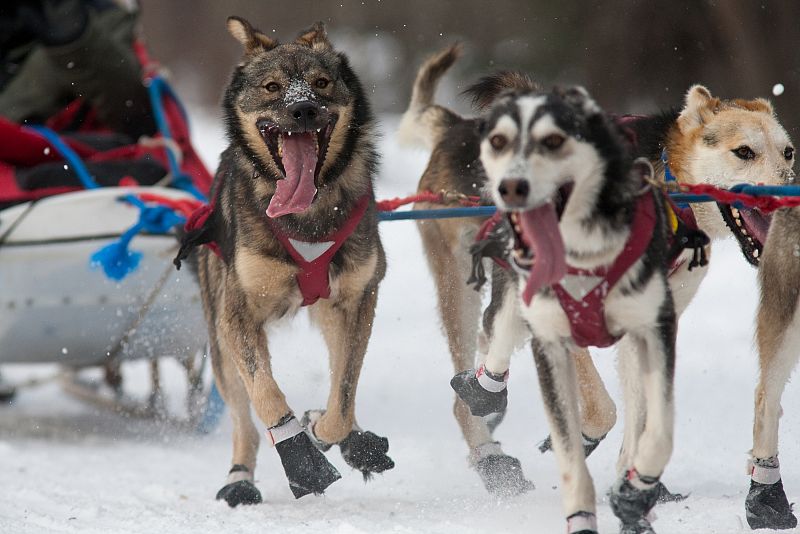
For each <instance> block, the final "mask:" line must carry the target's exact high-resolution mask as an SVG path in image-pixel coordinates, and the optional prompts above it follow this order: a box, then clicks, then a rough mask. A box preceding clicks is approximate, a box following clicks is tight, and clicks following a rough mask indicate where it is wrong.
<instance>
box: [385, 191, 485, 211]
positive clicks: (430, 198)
mask: <svg viewBox="0 0 800 534" xmlns="http://www.w3.org/2000/svg"><path fill="white" fill-rule="evenodd" d="M480 199H481V197H479V196H468V195H461V194H458V193H448V192H446V191H442V192H440V193H433V192H431V191H422V192H420V193H417V194H416V195H411V196H408V197H402V198H401V197H397V198H390V199H386V200H381V201H379V202H378V203H377V207H378V211H394V210H396V209H397V208H399V207H401V206H405V205H406V204H412V203H414V202H431V203H433V204H449V203H450V202H449V201H457V202H459V203H460V204H461V205H462V206H480Z"/></svg>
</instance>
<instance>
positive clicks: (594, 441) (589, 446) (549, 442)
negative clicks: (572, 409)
mask: <svg viewBox="0 0 800 534" xmlns="http://www.w3.org/2000/svg"><path fill="white" fill-rule="evenodd" d="M581 437H582V438H583V454H584V456H585V457H586V458H588V457H589V455H590V454H592V453H593V452H594V450H595V449H596V448H597V446H598V445H600V442H601V441H603V440H604V439H605V436H602V437H599V438H590V437H589V436H587V435H586V434H581ZM552 450H553V438H552V437H551V436H549V435H548V436H547V437H546V438H544V440H543V441H542V442H541V443H539V452H541V453H542V454H544V453H546V452H548V451H552ZM668 493H669V492H668ZM684 498H685V497H684ZM678 500H681V499H678ZM665 502H666V501H665Z"/></svg>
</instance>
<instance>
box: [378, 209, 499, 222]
mask: <svg viewBox="0 0 800 534" xmlns="http://www.w3.org/2000/svg"><path fill="white" fill-rule="evenodd" d="M495 211H497V208H495V207H494V206H475V207H472V208H441V209H430V210H410V211H379V212H378V220H379V221H407V220H416V219H449V218H451V217H452V218H455V217H487V216H489V215H492V214H493V213H494V212H495Z"/></svg>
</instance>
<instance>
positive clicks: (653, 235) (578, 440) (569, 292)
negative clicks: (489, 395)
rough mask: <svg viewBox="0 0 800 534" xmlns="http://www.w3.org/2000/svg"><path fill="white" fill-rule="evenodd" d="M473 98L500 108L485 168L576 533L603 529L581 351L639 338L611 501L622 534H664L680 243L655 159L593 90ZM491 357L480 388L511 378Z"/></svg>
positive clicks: (624, 364) (479, 89)
mask: <svg viewBox="0 0 800 534" xmlns="http://www.w3.org/2000/svg"><path fill="white" fill-rule="evenodd" d="M472 92H473V94H474V95H475V96H476V97H477V100H478V101H481V100H482V101H484V102H491V107H490V109H489V111H488V113H487V115H486V117H485V122H484V124H483V127H482V132H481V144H480V147H481V162H482V163H483V166H484V168H485V170H486V174H487V177H488V183H487V187H488V189H489V192H490V193H491V194H492V196H493V198H494V200H495V202H496V204H497V206H498V207H499V208H500V209H501V210H503V211H506V212H508V213H509V220H510V221H511V225H512V227H513V232H512V233H513V234H514V237H513V249H514V250H513V254H512V256H511V257H512V263H513V264H514V267H515V270H516V271H517V272H518V273H521V274H520V276H518V277H517V279H518V286H519V297H520V298H519V299H517V302H516V303H508V304H506V303H504V305H503V308H506V307H513V306H520V308H521V309H520V311H521V314H522V316H523V317H524V319H525V320H526V322H527V323H528V325H529V326H530V329H531V332H532V334H533V341H532V346H533V353H534V359H535V361H536V366H537V370H538V375H539V382H540V386H541V391H542V396H543V399H544V404H545V408H546V412H547V415H548V419H549V423H550V430H551V434H552V438H553V447H554V450H555V452H556V456H557V459H558V464H559V469H560V471H561V479H562V484H561V485H562V491H563V499H564V512H565V514H566V517H567V524H568V528H567V531H568V532H569V533H570V534H577V533H581V534H588V533H594V532H596V531H597V527H596V519H595V491H594V488H593V484H592V479H591V476H590V475H589V472H588V470H587V467H586V461H585V458H584V444H583V442H582V436H581V427H580V414H579V407H578V401H577V399H578V381H577V377H576V371H575V363H574V360H573V358H572V357H571V356H570V353H571V351H573V350H574V349H575V348H576V347H577V346H587V345H600V346H602V345H608V344H611V343H613V342H615V341H616V340H618V339H619V338H621V337H622V336H623V335H625V334H627V336H626V338H625V340H626V343H627V344H628V345H629V348H630V349H631V350H626V351H623V352H622V353H621V355H620V365H619V367H620V373H621V375H622V376H621V379H622V383H623V384H624V388H625V401H626V404H627V409H626V412H629V413H631V414H633V415H632V416H631V417H626V422H625V423H626V429H625V442H626V449H627V450H626V451H625V453H624V454H623V456H622V459H621V461H622V462H624V463H626V465H624V466H621V467H623V468H624V469H623V470H622V473H623V475H622V476H621V477H620V479H619V481H618V482H617V483H616V484H615V485H614V487H613V488H612V492H611V499H610V500H611V505H612V508H613V510H614V513H615V514H616V515H617V517H619V519H620V520H621V521H622V532H624V533H648V532H653V530H652V528H651V526H650V522H649V520H648V519H647V518H646V516H647V514H648V512H649V511H650V509H651V508H652V507H653V505H654V504H655V502H656V498H657V489H656V485H657V483H658V480H659V477H660V476H661V474H662V473H663V471H664V467H665V466H666V464H667V461H668V460H669V457H670V455H671V453H672V435H673V374H674V373H673V371H674V363H675V335H676V314H675V307H674V303H673V298H672V293H671V291H670V287H669V284H668V283H667V276H668V271H669V267H670V262H671V260H672V259H673V257H674V254H673V253H672V252H674V249H673V250H670V249H671V248H673V247H671V244H670V241H671V231H670V227H669V224H668V219H667V209H668V208H667V206H666V203H665V200H664V197H663V195H662V194H661V193H659V192H657V191H655V190H653V189H650V188H649V187H648V186H647V181H646V180H645V176H646V175H647V174H648V173H652V169H651V168H650V166H649V164H639V163H638V162H633V161H632V158H631V157H630V156H629V154H628V152H627V150H626V148H625V147H626V145H625V142H624V141H623V139H622V136H621V135H620V132H619V130H618V127H617V126H615V125H614V124H613V123H612V122H611V121H610V120H609V119H608V118H607V117H606V115H605V114H604V113H603V112H602V111H601V109H600V108H599V107H598V106H597V105H596V104H595V102H594V101H593V100H592V99H591V97H590V96H589V95H588V94H587V93H586V91H585V90H583V89H582V88H572V89H568V90H554V91H553V92H552V93H550V94H541V93H537V92H536V91H535V90H534V89H533V88H531V89H530V90H526V89H524V88H516V89H514V90H512V91H508V90H506V91H503V90H502V88H499V87H498V86H497V84H492V83H491V80H488V82H487V81H486V80H485V81H484V82H483V84H481V85H479V86H476V87H475V88H473V90H472ZM499 313H507V312H506V311H504V310H502V309H501V310H500V311H499ZM503 335H504V333H502V332H495V336H503ZM507 335H508V336H514V335H517V333H515V332H508V333H507ZM490 360H491V354H490V355H489V358H488V359H487V361H486V364H485V369H491V370H492V371H493V372H492V373H488V372H485V373H484V375H483V376H480V377H478V378H479V380H481V381H482V383H483V382H486V383H488V382H491V381H493V380H494V381H498V382H500V381H502V380H503V374H504V372H505V371H506V370H507V368H508V361H507V359H505V361H498V362H493V361H490ZM489 389H491V388H489Z"/></svg>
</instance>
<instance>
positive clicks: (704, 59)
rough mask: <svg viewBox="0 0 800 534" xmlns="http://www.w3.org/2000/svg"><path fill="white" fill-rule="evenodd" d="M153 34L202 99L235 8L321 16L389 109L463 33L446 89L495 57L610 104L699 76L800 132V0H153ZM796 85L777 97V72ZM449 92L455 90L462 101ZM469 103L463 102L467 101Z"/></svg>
mask: <svg viewBox="0 0 800 534" xmlns="http://www.w3.org/2000/svg"><path fill="white" fill-rule="evenodd" d="M143 4H144V5H143V8H144V14H143V20H144V27H145V33H146V35H147V37H148V40H149V42H150V44H151V47H152V48H153V49H154V53H155V56H156V57H158V58H159V59H160V60H161V61H162V62H164V63H165V64H166V65H168V66H169V67H170V68H171V70H172V71H173V77H174V79H175V81H176V83H177V85H178V88H179V90H180V91H181V92H182V93H183V94H185V95H186V98H187V99H188V100H189V101H190V102H194V103H198V104H201V105H204V106H209V107H216V106H217V101H218V98H219V94H220V93H221V90H222V87H223V86H224V85H225V82H226V79H227V76H228V73H229V71H230V69H231V68H232V66H233V65H234V62H235V61H236V60H237V58H238V54H239V50H238V46H237V44H236V43H235V42H234V40H233V39H232V38H230V37H229V36H228V35H227V33H226V31H225V19H226V18H227V17H228V16H229V15H233V14H236V15H239V16H243V17H245V18H248V19H249V20H251V22H253V23H254V24H255V25H256V26H258V27H259V28H260V29H261V30H263V31H266V32H270V33H272V32H274V33H275V35H277V36H278V37H279V38H282V39H290V38H292V37H293V36H294V35H295V33H296V32H298V31H299V30H300V29H302V28H304V27H306V26H308V25H310V24H311V23H312V22H313V21H315V20H323V21H325V22H326V23H327V24H328V28H329V31H330V32H331V34H332V36H333V39H334V41H335V42H336V43H338V44H339V46H340V47H341V48H342V49H344V50H345V51H346V52H348V53H349V54H350V55H351V58H352V60H353V63H354V65H355V66H356V68H357V70H358V72H359V73H360V75H361V76H362V78H363V80H364V82H365V85H366V86H367V87H370V88H371V89H372V92H373V101H374V102H375V106H376V108H377V109H378V111H389V112H400V111H402V110H403V108H404V107H405V104H406V102H407V99H408V96H409V93H410V85H411V82H412V80H413V76H414V73H415V71H416V68H417V65H419V63H420V61H421V60H422V58H423V57H425V56H426V55H427V54H429V53H431V52H432V51H434V50H437V49H438V48H440V47H442V46H444V45H446V44H447V43H450V42H452V41H454V40H461V41H463V42H465V44H466V45H467V50H466V54H465V57H464V59H463V61H462V62H461V64H460V65H459V66H458V68H457V69H456V72H455V76H454V79H455V80H456V82H448V85H446V87H445V91H443V93H444V94H443V96H442V97H441V98H442V99H444V100H447V99H451V100H452V98H453V96H454V94H455V93H456V92H457V91H458V90H459V89H461V88H462V87H463V85H464V84H466V83H469V82H470V81H472V80H474V79H475V78H476V77H478V76H480V75H482V74H485V73H487V72H489V71H491V70H494V69H497V68H519V69H524V70H526V71H529V72H530V73H532V74H533V75H534V77H535V78H536V79H538V80H540V81H541V82H542V84H543V85H545V86H546V85H549V84H552V83H581V84H585V85H586V86H587V87H588V89H589V90H590V91H591V92H592V93H593V94H594V95H595V96H596V98H597V99H598V101H599V102H600V103H601V104H602V105H603V106H605V107H606V108H607V109H609V110H613V111H617V112H649V111H654V110H655V109H658V108H664V107H670V106H680V105H681V102H682V98H683V94H684V93H685V91H686V90H687V89H688V88H689V86H690V85H691V84H693V83H703V84H706V85H708V87H709V89H711V91H712V93H714V94H716V95H719V96H722V97H728V98H731V97H739V96H741V97H748V98H749V97H755V96H764V97H770V98H771V99H772V100H773V102H774V103H775V104H776V107H777V109H778V111H779V113H780V116H781V119H782V121H783V123H784V124H785V125H786V126H787V128H788V129H789V130H790V134H793V137H795V138H798V137H800V136H798V125H800V105H798V102H800V98H798V97H800V54H797V52H796V47H797V44H798V43H800V39H798V38H799V37H800V30H798V24H797V21H798V15H800V2H797V1H795V0H791V1H789V0H762V1H759V2H755V1H752V0H669V1H666V0H562V1H560V2H557V3H556V2H552V1H549V0H528V1H522V0H493V1H488V0H449V1H430V0H404V1H400V0H363V1H362V0H338V1H319V0H294V1H289V0H272V1H269V2H263V1H259V2H254V1H252V0H249V1H245V0H229V1H227V2H224V3H223V2H212V1H209V0H201V1H196V0H172V1H169V2H155V1H148V0H144V1H143ZM776 83H782V84H783V85H784V86H785V92H784V93H783V95H781V96H780V97H774V96H773V95H772V94H771V90H772V87H773V85H774V84H776ZM450 103H451V104H453V103H454V102H453V101H451V102H450ZM459 105H460V107H461V108H462V109H466V105H465V103H463V102H460V103H459Z"/></svg>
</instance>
